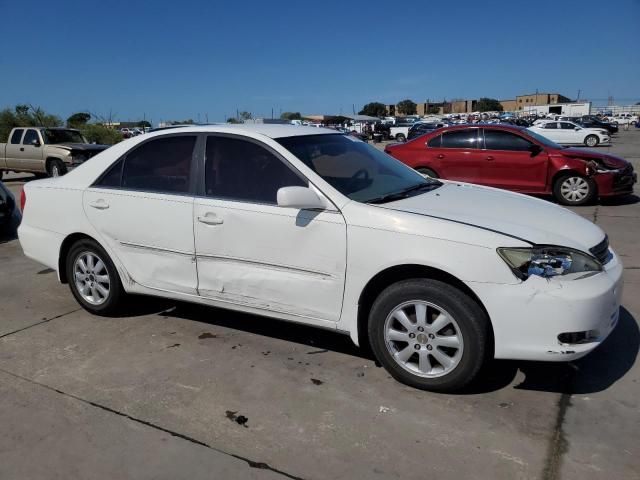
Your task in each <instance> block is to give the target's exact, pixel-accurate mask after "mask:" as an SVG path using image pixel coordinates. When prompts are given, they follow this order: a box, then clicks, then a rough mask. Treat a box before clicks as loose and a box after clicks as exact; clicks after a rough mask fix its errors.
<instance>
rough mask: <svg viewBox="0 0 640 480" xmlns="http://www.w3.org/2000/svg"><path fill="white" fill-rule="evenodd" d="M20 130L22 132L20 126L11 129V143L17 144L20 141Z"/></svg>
mask: <svg viewBox="0 0 640 480" xmlns="http://www.w3.org/2000/svg"><path fill="white" fill-rule="evenodd" d="M22 132H24V130H23V129H22V128H19V129H17V130H14V131H13V134H12V135H11V145H18V144H19V143H20V139H21V138H22Z"/></svg>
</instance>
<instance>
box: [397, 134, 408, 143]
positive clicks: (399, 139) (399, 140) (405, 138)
mask: <svg viewBox="0 0 640 480" xmlns="http://www.w3.org/2000/svg"><path fill="white" fill-rule="evenodd" d="M396 140H397V141H398V142H406V141H407V137H405V136H404V133H399V134H397V135H396Z"/></svg>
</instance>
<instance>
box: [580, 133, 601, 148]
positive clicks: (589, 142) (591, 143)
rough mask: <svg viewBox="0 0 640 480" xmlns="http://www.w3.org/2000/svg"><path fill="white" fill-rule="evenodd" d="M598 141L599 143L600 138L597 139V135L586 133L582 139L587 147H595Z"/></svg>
mask: <svg viewBox="0 0 640 480" xmlns="http://www.w3.org/2000/svg"><path fill="white" fill-rule="evenodd" d="M598 143H600V139H598V136H597V135H587V137H586V138H585V139H584V144H585V145H586V146H587V147H597V146H598Z"/></svg>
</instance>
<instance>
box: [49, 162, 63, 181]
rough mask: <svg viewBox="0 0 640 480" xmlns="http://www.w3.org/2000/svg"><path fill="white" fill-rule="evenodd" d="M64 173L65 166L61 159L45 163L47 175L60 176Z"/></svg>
mask: <svg viewBox="0 0 640 480" xmlns="http://www.w3.org/2000/svg"><path fill="white" fill-rule="evenodd" d="M65 173H67V168H66V167H65V166H64V163H62V161H60V160H55V159H54V160H50V161H49V163H47V175H49V176H50V177H61V176H62V175H64V174H65Z"/></svg>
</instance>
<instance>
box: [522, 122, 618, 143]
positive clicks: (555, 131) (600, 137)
mask: <svg viewBox="0 0 640 480" xmlns="http://www.w3.org/2000/svg"><path fill="white" fill-rule="evenodd" d="M529 130H532V131H534V132H535V133H538V134H540V135H542V136H544V137H547V138H548V139H549V140H552V141H554V142H556V143H558V144H560V145H586V146H587V147H596V146H598V145H606V144H608V143H610V142H611V137H610V136H609V132H608V131H607V130H605V129H602V128H584V127H581V126H580V125H577V124H575V123H573V122H568V121H564V120H563V121H560V122H556V121H555V120H537V121H536V122H535V123H534V124H533V125H532V126H531V127H529Z"/></svg>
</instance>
